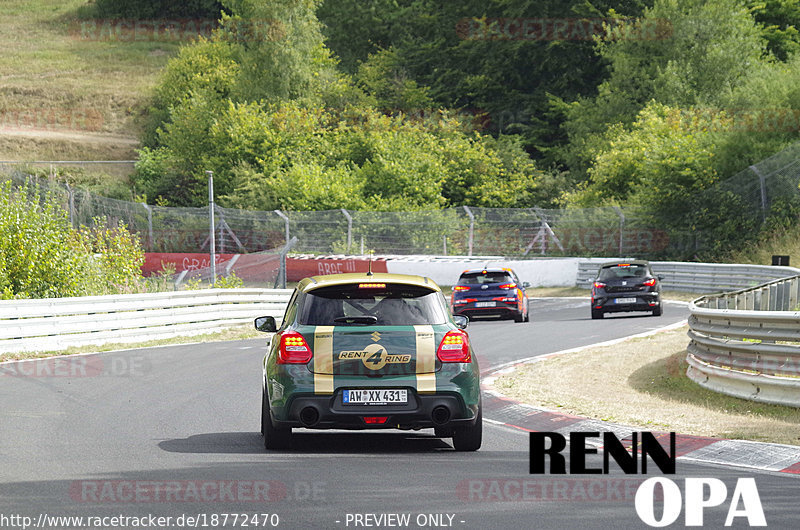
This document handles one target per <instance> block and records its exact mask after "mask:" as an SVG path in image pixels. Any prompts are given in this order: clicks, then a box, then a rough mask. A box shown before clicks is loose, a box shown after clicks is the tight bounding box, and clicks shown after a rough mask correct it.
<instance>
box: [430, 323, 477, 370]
mask: <svg viewBox="0 0 800 530" xmlns="http://www.w3.org/2000/svg"><path fill="white" fill-rule="evenodd" d="M436 356H437V357H438V358H439V360H440V361H442V362H443V363H468V362H470V361H472V356H471V355H470V353H469V336H468V335H467V334H466V333H464V332H463V331H460V330H459V331H455V330H453V331H448V332H447V335H445V336H444V338H443V339H442V343H441V344H439V350H438V351H437V352H436Z"/></svg>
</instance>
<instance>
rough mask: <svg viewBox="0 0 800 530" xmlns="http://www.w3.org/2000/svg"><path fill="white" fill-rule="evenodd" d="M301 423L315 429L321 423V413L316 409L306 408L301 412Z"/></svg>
mask: <svg viewBox="0 0 800 530" xmlns="http://www.w3.org/2000/svg"><path fill="white" fill-rule="evenodd" d="M300 423H302V424H303V425H304V426H306V427H313V426H314V425H316V424H317V423H319V411H318V410H317V408H316V407H306V408H304V409H303V410H301V411H300Z"/></svg>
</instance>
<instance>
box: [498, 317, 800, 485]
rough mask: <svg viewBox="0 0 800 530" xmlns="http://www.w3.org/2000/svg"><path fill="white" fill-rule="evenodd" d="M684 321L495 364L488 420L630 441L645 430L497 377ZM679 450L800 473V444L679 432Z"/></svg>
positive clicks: (699, 457)
mask: <svg viewBox="0 0 800 530" xmlns="http://www.w3.org/2000/svg"><path fill="white" fill-rule="evenodd" d="M685 324H686V322H685V321H683V322H678V323H675V324H672V325H669V326H665V327H663V328H659V329H656V330H651V331H647V332H645V333H640V334H638V335H633V336H629V337H624V338H622V339H615V340H610V341H606V342H601V343H597V344H591V345H588V346H581V347H579V348H571V349H568V350H562V351H558V352H554V353H550V354H547V355H542V356H539V357H531V358H528V359H523V360H520V361H514V362H511V363H506V364H503V365H500V366H496V367H493V368H491V369H490V370H489V371H488V372H487V373H486V374H485V375H484V376H483V378H482V380H483V385H482V386H483V399H484V403H483V407H484V411H485V412H486V415H488V416H489V417H488V418H485V419H484V421H487V422H489V423H493V424H496V425H502V426H505V427H511V428H513V429H518V430H521V431H525V432H558V433H560V434H564V435H568V434H569V432H571V431H572V432H578V431H582V432H603V431H611V432H613V433H614V434H616V435H617V437H618V438H619V439H621V440H623V442H624V441H626V440H627V441H628V442H630V439H631V434H632V433H633V432H636V431H639V430H641V429H636V428H633V427H629V426H625V425H619V424H616V423H610V422H605V421H601V420H595V419H591V418H583V417H580V416H574V415H570V414H564V413H562V412H558V411H555V410H550V409H545V408H541V407H534V406H532V405H527V404H525V403H520V402H519V401H516V400H513V399H511V398H509V397H507V396H505V395H503V394H502V393H500V392H499V391H497V390H496V389H495V388H494V382H495V380H496V379H497V377H499V376H501V375H504V374H508V373H511V372H513V371H515V370H516V369H518V368H519V367H521V366H523V365H526V364H532V363H537V362H541V361H545V360H547V359H552V358H553V357H557V356H561V355H568V354H570V353H575V352H578V351H582V350H586V349H588V348H595V347H599V346H609V345H613V344H619V343H620V342H624V341H627V340H629V339H632V338H638V337H647V336H650V335H654V334H656V333H661V332H663V331H668V330H672V329H677V328H679V327H681V326H683V325H685ZM653 434H655V436H656V438H657V439H664V440H666V439H668V437H669V433H668V432H654V433H653ZM675 452H676V456H677V458H678V459H681V460H685V461H689V462H697V463H702V464H715V465H723V466H731V467H740V468H746V469H752V470H758V471H770V472H780V473H790V474H796V475H800V446H794V445H783V444H773V443H762V442H750V441H746V440H728V439H724V438H713V437H708V436H694V435H688V434H676V436H675Z"/></svg>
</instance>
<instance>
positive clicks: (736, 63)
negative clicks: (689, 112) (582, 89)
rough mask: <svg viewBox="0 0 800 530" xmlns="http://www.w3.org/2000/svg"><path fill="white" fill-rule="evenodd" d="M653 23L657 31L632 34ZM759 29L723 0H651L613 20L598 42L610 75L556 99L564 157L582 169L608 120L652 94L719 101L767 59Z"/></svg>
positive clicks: (631, 111)
mask: <svg viewBox="0 0 800 530" xmlns="http://www.w3.org/2000/svg"><path fill="white" fill-rule="evenodd" d="M652 28H656V29H659V28H661V29H660V30H659V32H658V33H657V35H659V36H660V38H654V39H643V40H642V39H635V38H628V37H627V35H631V34H633V35H640V34H647V33H648V32H650V31H651V30H652ZM765 52H766V50H765V44H764V40H763V38H762V32H761V29H760V28H759V27H758V25H757V24H756V23H755V21H754V20H753V17H752V16H751V14H750V12H749V11H748V10H747V9H746V8H744V7H743V6H741V5H739V4H737V3H735V2H730V1H729V0H709V1H705V0H703V1H698V0H656V1H655V2H654V4H653V7H652V8H647V9H645V12H644V14H643V16H642V17H641V18H640V19H637V20H633V21H631V22H630V23H628V24H625V25H621V26H619V27H615V28H611V29H610V30H609V32H608V34H607V36H606V37H605V38H604V39H602V41H601V42H600V43H599V45H598V53H599V54H600V55H601V56H602V57H603V58H604V59H605V60H606V61H608V64H609V77H608V79H606V80H605V81H603V82H602V83H601V84H600V85H599V87H598V94H597V96H596V97H593V98H583V99H579V100H577V101H576V102H575V103H572V104H570V105H566V106H562V107H561V110H562V111H563V112H565V114H566V115H567V120H566V122H565V124H564V129H565V131H566V132H567V134H568V137H569V146H568V148H567V149H566V151H565V152H564V153H563V157H564V160H565V161H566V162H567V163H568V164H569V166H570V168H571V169H572V170H573V171H574V172H576V173H577V174H579V175H581V174H583V173H584V172H585V171H586V170H587V169H588V167H589V163H590V160H591V159H592V157H593V156H594V153H596V152H597V151H598V149H602V148H603V145H604V142H605V138H606V134H605V131H606V129H607V128H608V127H609V125H613V124H616V123H622V124H630V123H632V122H633V120H634V119H636V116H637V115H638V112H639V111H640V110H641V109H642V108H644V106H645V105H646V104H647V102H648V101H650V100H656V101H658V102H659V103H663V104H664V105H668V106H672V107H679V108H688V107H694V106H711V107H718V106H720V105H721V104H722V103H723V102H725V101H726V100H728V98H729V97H730V95H731V94H732V93H733V91H734V90H735V89H736V88H737V87H738V86H739V85H741V84H742V83H743V82H745V81H746V80H747V79H748V76H749V75H751V74H752V73H753V72H754V71H758V69H759V68H760V67H761V66H762V65H763V64H765V62H766V60H767V59H766V55H765Z"/></svg>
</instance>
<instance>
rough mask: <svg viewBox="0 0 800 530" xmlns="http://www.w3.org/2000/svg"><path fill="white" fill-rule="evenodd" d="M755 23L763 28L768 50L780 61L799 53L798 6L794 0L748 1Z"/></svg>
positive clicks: (799, 5) (799, 6) (799, 21)
mask: <svg viewBox="0 0 800 530" xmlns="http://www.w3.org/2000/svg"><path fill="white" fill-rule="evenodd" d="M746 4H747V5H748V6H749V7H750V9H751V10H752V13H753V15H754V17H755V20H756V22H758V23H759V24H761V25H762V26H763V33H764V38H765V39H766V40H767V47H768V48H769V50H770V51H771V52H772V53H773V55H775V57H777V58H778V59H779V60H781V61H786V60H788V59H789V58H790V57H792V56H793V55H795V54H797V52H798V51H800V32H798V30H797V26H798V25H800V4H798V3H797V1H796V0H749V1H748V2H747V3H746Z"/></svg>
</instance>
